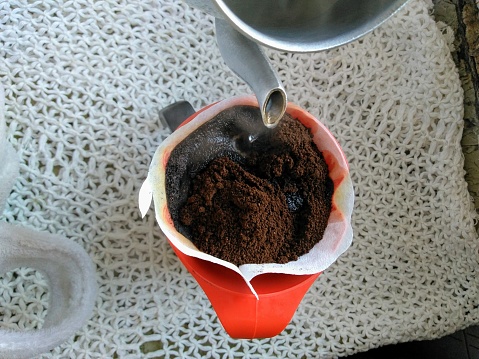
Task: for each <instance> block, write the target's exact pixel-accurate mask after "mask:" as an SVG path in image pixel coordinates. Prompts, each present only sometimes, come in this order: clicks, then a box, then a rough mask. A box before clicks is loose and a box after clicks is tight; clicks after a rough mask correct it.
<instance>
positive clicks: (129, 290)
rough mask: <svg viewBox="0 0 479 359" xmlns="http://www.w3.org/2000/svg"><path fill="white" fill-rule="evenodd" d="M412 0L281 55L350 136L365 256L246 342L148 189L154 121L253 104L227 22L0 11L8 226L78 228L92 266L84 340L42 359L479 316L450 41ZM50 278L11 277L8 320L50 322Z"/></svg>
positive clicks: (430, 330) (134, 6) (340, 348)
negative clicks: (231, 100) (15, 157)
mask: <svg viewBox="0 0 479 359" xmlns="http://www.w3.org/2000/svg"><path fill="white" fill-rule="evenodd" d="M431 9H432V3H431V2H430V1H424V0H411V1H410V2H409V3H408V5H407V6H406V7H405V8H403V9H402V10H401V11H400V12H398V13H397V14H396V15H395V16H394V17H393V18H392V19H391V20H390V21H388V22H386V23H385V24H384V25H382V26H381V27H380V28H378V29H377V30H375V31H374V32H373V33H371V34H369V35H367V36H366V37H364V38H363V39H361V40H360V41H356V42H354V43H351V44H348V45H346V46H343V47H341V48H338V49H334V50H331V51H327V52H322V53H316V54H285V53H281V52H277V51H272V50H268V51H267V53H268V54H269V55H270V57H271V58H272V63H273V66H275V68H276V69H277V70H278V72H279V74H280V76H281V78H282V80H283V82H284V84H285V87H286V90H287V92H288V95H289V97H290V100H291V101H293V102H295V103H296V104H297V105H299V106H302V107H304V108H305V109H306V110H307V111H309V112H311V113H312V114H313V115H314V116H316V117H317V118H320V119H322V120H323V121H324V123H325V124H326V126H327V127H328V128H329V129H330V130H331V132H332V133H333V134H334V135H335V137H336V138H338V140H339V142H340V144H341V146H342V148H343V149H344V151H345V153H346V156H347V158H348V160H349V163H350V172H351V176H352V180H353V183H354V186H355V193H356V198H355V210H354V213H353V219H352V224H353V230H354V235H355V237H354V240H353V245H352V246H351V247H350V248H349V250H348V251H347V252H346V253H345V254H344V255H343V256H341V257H340V258H339V260H338V261H337V262H336V263H335V264H333V265H332V266H331V267H330V268H328V270H327V271H326V272H325V273H324V274H322V275H321V276H320V277H319V278H318V280H317V281H316V282H315V284H314V285H313V287H312V288H311V289H310V291H309V292H308V293H307V295H306V296H305V298H304V300H303V302H302V303H301V304H300V306H299V308H298V310H297V312H296V314H295V316H294V318H293V320H292V322H291V323H290V324H289V325H288V327H287V328H286V330H285V331H284V332H283V333H281V334H280V335H278V336H276V337H274V338H272V339H263V340H251V341H248V340H242V341H239V340H233V339H231V338H229V337H228V335H227V334H226V333H225V332H224V330H223V329H222V327H221V324H220V323H219V322H218V319H217V317H216V315H215V313H214V311H213V310H212V309H211V307H210V305H209V302H208V300H207V298H206V296H205V295H204V293H203V292H202V291H201V289H200V288H199V286H198V285H197V284H196V282H195V281H194V280H193V278H192V277H191V276H190V274H189V273H188V272H187V271H186V270H185V269H184V268H183V267H182V265H181V264H180V262H179V260H178V259H177V258H176V257H175V255H174V253H173V251H172V249H171V248H170V247H169V245H168V243H167V242H166V240H165V238H164V236H163V235H162V234H161V232H160V230H159V228H158V227H157V225H156V223H155V218H154V216H152V215H149V216H146V217H145V218H144V219H141V216H140V213H139V210H138V203H137V198H138V191H139V188H140V186H141V183H142V181H143V179H144V178H145V177H146V175H147V171H148V166H149V163H150V161H151V156H152V155H153V153H154V151H155V149H156V148H157V146H158V144H159V143H160V142H161V141H162V140H163V139H164V138H165V137H166V136H167V135H168V131H167V129H166V128H163V127H162V126H161V124H160V122H159V121H158V115H157V111H158V110H159V109H160V108H162V107H164V106H167V105H169V104H171V103H172V102H174V101H177V100H181V99H186V100H189V101H190V102H191V103H192V104H193V105H194V106H195V108H197V109H198V108H200V107H202V106H204V105H206V104H209V103H212V102H214V101H217V100H220V99H223V98H227V97H230V96H232V95H239V94H243V93H250V91H249V89H248V87H247V86H246V85H245V84H243V83H242V82H241V80H239V79H238V78H237V77H235V76H234V75H233V74H232V72H231V71H230V70H229V69H228V68H227V67H226V66H225V65H224V63H223V61H222V59H221V57H220V55H219V51H218V49H217V47H216V44H215V38H214V33H213V19H212V18H211V17H210V16H208V15H205V14H203V13H201V12H200V11H198V10H195V9H192V8H189V7H188V6H187V5H186V4H184V3H183V2H181V1H179V0H170V1H168V0H161V1H159V2H154V1H136V0H128V1H123V0H105V1H101V0H98V1H94V0H90V1H88V0H77V1H67V0H43V1H38V2H30V1H27V0H9V1H1V2H0V57H1V58H2V60H1V61H0V76H1V81H2V83H3V84H4V87H5V95H6V104H7V111H6V120H7V124H8V126H9V127H8V135H9V137H8V138H9V141H10V142H11V143H12V144H13V145H14V147H15V150H16V151H17V152H18V154H19V157H20V161H21V164H20V179H19V181H17V182H16V184H15V187H14V189H13V192H12V195H10V196H9V197H8V203H7V205H6V209H5V213H4V216H5V218H6V220H7V221H9V222H14V221H15V222H19V223H22V224H23V225H25V226H31V227H35V228H38V229H44V230H47V231H49V232H51V233H57V234H61V235H64V236H66V237H68V238H70V239H72V240H74V241H75V242H76V243H78V244H80V245H81V246H82V247H83V248H85V249H86V251H87V252H88V253H89V254H90V256H91V257H92V258H93V261H94V262H95V264H96V267H97V275H98V281H99V298H98V300H97V306H96V308H95V311H94V315H93V317H92V318H91V319H90V320H89V321H88V322H87V324H86V325H85V326H84V327H83V329H82V330H81V331H79V332H77V335H75V336H73V337H71V338H70V339H69V341H67V342H65V343H63V344H61V345H60V346H58V347H56V348H55V349H53V350H52V351H51V353H50V354H46V355H43V356H42V358H58V357H61V358H70V357H72V358H73V357H77V358H81V357H89V358H105V357H118V358H152V357H166V358H174V357H189V358H193V357H199V358H208V357H211V358H219V357H231V358H233V357H238V358H262V357H282V358H301V357H304V358H315V357H321V358H332V357H338V356H345V355H348V354H352V353H354V352H358V351H364V350H367V349H369V348H372V347H376V346H380V345H385V344H388V343H394V342H400V341H408V340H413V339H427V338H435V337H439V336H442V335H445V334H448V333H451V332H453V331H455V330H458V329H461V328H464V327H465V326H468V325H471V324H474V323H479V275H477V268H479V254H478V237H477V234H476V232H475V230H474V220H475V218H476V216H475V214H474V211H473V207H472V203H471V199H470V196H469V194H468V192H467V185H466V182H465V181H464V170H463V157H462V151H461V147H460V139H461V133H462V128H463V122H462V100H463V97H462V90H461V86H460V81H459V78H458V74H457V71H456V68H455V66H454V63H453V61H452V59H451V56H450V52H449V50H450V47H451V46H452V45H451V39H452V36H451V32H450V30H449V29H448V28H447V27H445V26H441V27H440V29H439V27H438V26H437V24H436V23H435V22H434V21H433V19H432V18H431V16H430V14H429V11H431ZM45 291H46V284H45V281H44V278H43V277H41V276H40V275H38V274H37V273H36V272H32V271H28V270H17V271H16V272H11V273H10V274H7V275H5V276H4V277H3V278H0V308H2V309H1V310H2V312H0V318H1V320H0V326H1V327H4V328H5V327H8V328H15V327H20V328H40V327H42V322H43V317H44V313H45V312H46V310H47V309H46V307H47V306H48V303H45V301H44V300H35V301H34V302H35V303H36V304H35V305H34V306H29V305H27V303H30V302H32V298H40V299H41V298H44V293H45Z"/></svg>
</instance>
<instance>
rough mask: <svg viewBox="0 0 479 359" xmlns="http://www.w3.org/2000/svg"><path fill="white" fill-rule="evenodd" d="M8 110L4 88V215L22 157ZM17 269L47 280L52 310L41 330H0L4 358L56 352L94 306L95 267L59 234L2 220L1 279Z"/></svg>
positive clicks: (0, 135)
mask: <svg viewBox="0 0 479 359" xmlns="http://www.w3.org/2000/svg"><path fill="white" fill-rule="evenodd" d="M4 108H5V106H4V92H3V88H2V87H1V86H0V215H1V214H2V213H3V210H4V208H5V202H6V200H7V198H8V196H9V194H10V191H11V190H12V187H13V185H14V183H15V180H16V178H17V176H18V171H19V160H18V156H17V154H16V152H15V151H14V149H13V147H12V146H11V144H10V143H8V141H7V139H6V124H5V117H4ZM19 267H28V268H32V269H35V270H37V271H39V272H40V273H42V274H43V275H44V276H45V278H46V280H47V285H48V291H49V294H50V295H49V305H48V310H47V314H46V317H45V321H44V324H43V327H42V328H41V329H38V330H27V331H19V330H18V331H16V330H2V329H0V358H8V359H16V358H31V357H33V356H36V355H39V354H41V353H45V352H47V351H49V350H51V349H53V348H54V347H56V346H58V345H60V344H61V343H63V342H64V341H66V340H68V339H69V338H70V337H71V336H72V335H73V334H74V333H75V332H76V331H78V330H79V329H80V328H81V327H82V326H83V325H84V324H85V322H86V321H87V320H88V319H89V318H90V316H91V314H92V311H93V308H94V304H95V299H96V293H97V285H96V276H95V268H94V265H93V263H92V261H91V259H90V257H89V256H88V254H87V253H86V252H85V250H84V249H83V248H82V247H81V246H80V245H78V244H76V243H74V242H72V241H71V240H68V239H66V238H64V237H62V236H59V235H53V234H50V233H45V232H39V231H36V230H33V229H29V228H24V227H22V226H19V225H15V224H11V223H6V222H4V221H0V274H4V273H6V272H8V271H11V270H14V269H16V268H19ZM0 320H1V319H0Z"/></svg>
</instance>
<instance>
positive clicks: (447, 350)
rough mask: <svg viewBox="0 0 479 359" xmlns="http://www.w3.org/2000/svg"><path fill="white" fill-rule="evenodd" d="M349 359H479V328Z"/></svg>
mask: <svg viewBox="0 0 479 359" xmlns="http://www.w3.org/2000/svg"><path fill="white" fill-rule="evenodd" d="M347 358H348V359H379V358H381V359H383V358H384V359H386V358H387V359H479V326H474V327H470V328H467V329H466V330H461V331H459V332H457V333H454V334H451V335H448V336H446V337H443V338H440V339H436V340H426V341H417V342H409V343H402V344H398V345H388V346H384V347H381V348H377V349H373V350H370V351H368V352H365V353H358V354H355V355H352V356H349V357H347Z"/></svg>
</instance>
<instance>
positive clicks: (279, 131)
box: [178, 116, 333, 265]
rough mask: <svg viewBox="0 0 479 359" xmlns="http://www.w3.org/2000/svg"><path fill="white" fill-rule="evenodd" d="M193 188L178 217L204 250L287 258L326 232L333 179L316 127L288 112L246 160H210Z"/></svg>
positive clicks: (244, 257)
mask: <svg viewBox="0 0 479 359" xmlns="http://www.w3.org/2000/svg"><path fill="white" fill-rule="evenodd" d="M188 193H189V195H188V198H187V200H186V202H185V203H184V204H183V205H182V206H181V207H180V209H179V211H178V214H179V216H178V217H179V221H180V222H181V225H182V226H184V227H185V228H186V232H187V233H188V234H189V239H190V240H191V241H192V242H193V243H194V244H195V245H196V246H197V247H198V249H199V250H201V251H204V252H206V253H209V254H211V255H213V256H216V257H219V258H221V259H224V260H226V261H229V262H232V263H234V264H236V265H241V264H246V263H273V262H274V263H286V262H289V261H294V260H296V259H297V258H298V257H299V256H301V255H303V254H305V253H307V252H309V251H310V250H311V248H312V247H313V246H314V245H315V244H316V243H317V242H319V241H320V240H321V239H322V237H323V234H324V231H325V228H326V225H327V222H328V218H329V215H330V212H331V199H332V193H333V184H332V181H331V179H330V178H329V174H328V167H327V164H326V162H325V161H324V158H323V156H322V154H321V153H320V152H319V151H318V149H317V147H316V146H315V145H314V143H313V142H312V136H311V134H310V132H309V130H308V129H307V128H306V127H304V126H303V125H302V124H301V123H300V122H299V121H297V120H294V119H292V118H291V117H289V116H285V117H284V118H283V119H282V120H281V122H280V124H279V125H278V126H277V127H276V128H275V129H274V130H268V131H266V132H265V133H262V134H261V135H260V136H259V137H258V138H257V139H255V140H254V142H252V143H251V146H250V148H248V154H247V156H245V158H244V161H236V160H234V158H232V156H219V157H217V158H215V159H213V160H212V161H210V162H209V163H208V164H207V165H206V167H205V168H204V169H203V170H202V171H201V172H199V173H197V174H195V176H194V178H193V179H192V183H191V185H190V189H189V192H188Z"/></svg>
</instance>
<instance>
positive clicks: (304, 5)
mask: <svg viewBox="0 0 479 359" xmlns="http://www.w3.org/2000/svg"><path fill="white" fill-rule="evenodd" d="M185 2H186V3H188V4H189V5H191V6H194V7H196V8H199V9H201V10H203V11H204V12H206V13H209V14H210V15H213V16H214V17H215V27H216V38H217V42H218V46H219V49H220V51H221V55H222V56H223V58H224V60H225V62H226V64H227V65H228V66H229V67H230V68H231V69H232V70H233V71H234V72H235V73H236V74H237V75H238V76H239V77H241V78H242V79H243V80H244V81H245V82H246V83H247V84H248V85H249V86H250V87H251V89H252V90H253V92H254V93H255V95H256V97H257V99H258V103H259V105H260V109H261V114H262V116H263V122H264V124H265V125H266V126H267V127H274V126H275V125H276V124H277V123H278V121H279V120H280V119H281V117H282V115H283V113H284V111H285V108H286V101H287V97H286V92H285V90H284V87H283V85H282V83H281V80H280V79H279V77H278V75H277V73H276V71H275V70H274V69H273V68H272V67H271V64H270V63H269V61H268V59H267V58H266V56H265V55H264V53H263V51H262V50H261V48H260V46H259V45H264V46H267V47H270V48H273V49H277V50H282V51H290V52H316V51H322V50H326V49H331V48H334V47H337V46H340V45H344V44H346V43H348V42H351V41H353V40H356V39H358V38H360V37H362V36H364V35H365V34H367V33H368V32H370V31H372V30H373V29H374V28H376V27H377V26H379V25H380V24H381V23H383V22H384V21H385V20H387V19H388V18H389V17H390V16H392V15H393V14H394V13H395V12H396V11H397V10H399V9H400V8H401V7H402V6H403V5H404V4H405V3H406V2H407V0H185Z"/></svg>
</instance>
